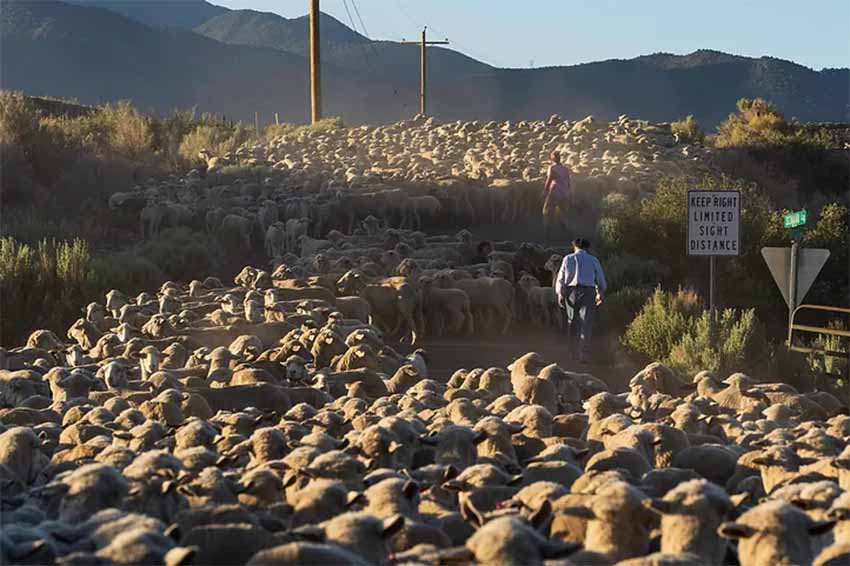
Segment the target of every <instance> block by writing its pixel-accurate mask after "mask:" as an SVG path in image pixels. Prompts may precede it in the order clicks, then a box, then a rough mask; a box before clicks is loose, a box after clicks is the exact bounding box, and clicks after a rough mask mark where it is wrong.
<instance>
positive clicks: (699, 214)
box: [688, 191, 741, 256]
mask: <svg viewBox="0 0 850 566" xmlns="http://www.w3.org/2000/svg"><path fill="white" fill-rule="evenodd" d="M740 228H741V193H740V192H739V191H688V255H705V256H736V255H739V254H740V253H741V239H740Z"/></svg>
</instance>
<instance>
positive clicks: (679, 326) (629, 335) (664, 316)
mask: <svg viewBox="0 0 850 566" xmlns="http://www.w3.org/2000/svg"><path fill="white" fill-rule="evenodd" d="M702 310H703V306H702V301H701V300H700V298H699V296H698V295H697V294H696V293H695V292H694V291H691V290H687V289H679V290H678V291H677V292H676V293H669V292H665V291H663V290H661V288H660V287H658V288H656V290H655V292H654V293H653V294H652V296H651V297H650V298H649V300H648V301H647V302H646V304H645V305H644V306H643V308H642V309H641V311H640V313H638V315H637V316H636V317H635V319H634V320H633V321H632V322H631V323H629V325H628V327H626V333H625V334H624V335H623V338H622V342H623V345H624V346H626V347H627V348H629V349H630V350H631V351H633V352H635V353H638V354H640V355H642V356H644V357H645V358H647V359H649V360H654V361H662V360H666V359H667V357H668V356H669V355H670V351H671V350H672V349H673V347H674V346H675V345H676V344H677V343H678V342H679V341H680V340H681V337H682V336H684V335H686V334H688V333H689V332H690V331H691V330H692V328H693V326H694V318H695V316H696V315H697V314H698V313H699V312H701V311H702Z"/></svg>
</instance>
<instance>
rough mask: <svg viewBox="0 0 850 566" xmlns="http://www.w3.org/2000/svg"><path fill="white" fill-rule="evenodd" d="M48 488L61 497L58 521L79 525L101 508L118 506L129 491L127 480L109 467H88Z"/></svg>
mask: <svg viewBox="0 0 850 566" xmlns="http://www.w3.org/2000/svg"><path fill="white" fill-rule="evenodd" d="M45 488H46V489H47V490H49V491H52V490H54V489H55V490H58V492H59V493H61V494H62V499H61V502H60V505H59V519H60V520H62V521H67V522H71V523H74V522H78V521H81V520H84V519H85V518H87V517H89V516H91V515H93V514H94V513H96V512H97V511H100V510H102V509H108V508H110V507H119V506H120V505H121V502H122V501H123V499H124V498H125V497H126V496H127V493H128V491H129V487H128V483H127V480H126V479H125V478H124V477H123V476H122V475H121V473H120V472H118V470H116V469H115V468H113V467H112V466H109V465H107V464H100V463H94V464H87V465H85V466H82V467H80V468H78V469H76V470H74V471H73V472H71V473H70V474H69V475H68V476H67V477H65V478H62V479H61V480H55V481H54V482H53V483H51V484H48V485H47V486H45Z"/></svg>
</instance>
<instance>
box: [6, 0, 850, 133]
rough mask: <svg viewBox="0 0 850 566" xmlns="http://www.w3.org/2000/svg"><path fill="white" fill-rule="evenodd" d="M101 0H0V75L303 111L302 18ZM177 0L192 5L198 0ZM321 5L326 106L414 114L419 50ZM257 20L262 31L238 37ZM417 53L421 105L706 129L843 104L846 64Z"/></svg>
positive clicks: (827, 111) (473, 113) (109, 94)
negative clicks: (633, 119)
mask: <svg viewBox="0 0 850 566" xmlns="http://www.w3.org/2000/svg"><path fill="white" fill-rule="evenodd" d="M132 1H133V2H136V3H138V0H132ZM81 2H82V3H83V4H87V5H83V6H81V5H79V4H80V3H81ZM115 3H116V2H115V0H74V2H73V3H67V2H60V1H58V0H43V1H42V0H39V1H35V2H33V1H25V0H5V1H4V9H3V10H2V11H0V33H2V38H0V41H2V44H3V47H5V49H4V52H5V53H16V54H17V53H20V54H21V56H19V57H5V58H4V61H3V63H4V64H3V68H2V74H0V84H1V85H2V87H3V88H9V89H15V90H23V91H25V92H28V93H31V94H36V95H49V96H62V97H73V98H78V99H79V100H80V101H81V102H83V103H89V104H94V103H100V102H106V101H112V100H117V99H122V98H127V99H132V100H134V101H135V102H136V103H137V105H139V106H140V107H142V108H143V109H152V110H153V111H155V112H159V113H162V112H167V111H168V110H169V109H171V108H176V107H186V106H197V107H198V108H199V109H200V110H203V111H210V112H216V113H219V114H225V115H228V116H229V117H233V118H235V119H242V120H244V121H251V122H252V121H253V116H254V112H255V111H257V112H261V114H262V116H263V117H265V118H264V119H265V120H268V119H269V117H270V116H272V115H273V114H274V113H275V112H278V113H279V114H280V115H281V116H282V117H284V118H285V119H287V120H293V121H305V120H306V119H307V116H308V115H309V108H308V104H309V97H308V92H309V90H308V89H309V85H308V84H307V76H308V68H309V64H308V61H307V59H306V55H307V46H308V43H307V34H306V32H307V19H306V17H300V18H291V19H287V18H282V17H280V16H277V15H274V14H268V13H263V12H256V11H234V10H227V9H223V10H224V12H219V13H218V14H217V15H215V16H213V17H212V18H210V19H209V20H207V21H206V22H204V23H203V24H201V27H202V28H203V30H204V31H205V32H206V34H211V35H218V36H219V37H221V33H222V30H224V29H228V30H229V31H228V34H231V33H232V34H234V35H233V36H232V37H230V40H231V41H230V42H228V41H223V40H222V39H227V38H224V37H221V39H219V38H216V37H209V36H208V35H206V34H205V33H198V32H197V31H193V30H192V29H189V28H187V27H184V26H170V25H166V26H163V27H159V26H151V25H147V24H144V23H141V22H139V21H138V20H137V19H133V18H131V17H129V16H126V15H121V14H119V13H118V12H117V11H115V10H110V9H109V8H108V5H109V4H115ZM88 4H97V5H96V6H92V5H88ZM143 4H144V3H143ZM190 4H194V5H196V7H197V6H201V9H202V10H206V9H207V8H206V7H205V5H206V4H208V3H206V2H203V1H201V0H192V2H191V3H190ZM146 5H147V6H148V7H150V4H149V3H147V4H146ZM125 11H126V10H125ZM184 16H185V15H184ZM184 16H181V17H184ZM322 18H323V19H322V22H323V24H324V35H323V39H324V42H323V46H322V48H323V49H322V51H323V70H322V73H323V77H324V80H325V99H326V104H325V106H326V109H325V110H326V114H327V115H332V114H339V115H342V116H343V118H344V119H345V120H346V121H348V122H349V123H359V122H364V121H368V122H389V121H393V120H396V119H399V118H403V117H407V116H410V115H412V114H414V113H415V112H416V109H417V108H418V79H419V73H418V57H419V50H418V49H417V48H416V47H415V46H404V45H400V44H397V43H393V42H385V41H371V40H369V39H368V38H366V37H364V36H362V35H360V34H358V33H357V32H355V31H354V30H351V29H350V28H348V27H347V26H345V25H344V24H342V23H341V22H339V21H338V20H335V19H333V18H332V17H331V16H327V15H323V17H322ZM195 19H197V18H195ZM263 26H265V29H267V30H269V31H268V33H267V34H266V35H258V36H256V41H254V42H253V44H246V43H243V42H244V41H245V38H246V37H249V36H250V33H251V30H253V29H257V28H258V27H263ZM196 27H197V26H196ZM211 30H218V31H216V33H212V31H211ZM428 57H429V91H430V92H429V110H430V111H431V112H432V114H433V115H435V116H436V117H437V118H439V119H447V120H451V119H482V120H491V119H493V120H506V119H510V120H520V119H538V118H545V117H547V116H548V115H551V114H553V113H559V114H562V115H564V116H565V117H569V118H580V117H583V116H584V115H587V114H596V115H597V118H602V119H610V118H613V117H616V116H617V115H619V114H622V113H626V114H630V115H633V116H637V117H640V118H644V119H650V120H654V121H670V120H674V119H678V118H681V117H682V116H684V115H686V114H694V115H695V116H696V117H697V119H698V120H700V122H701V123H702V124H703V125H704V126H706V127H709V128H710V127H711V126H713V125H716V124H717V123H719V122H720V121H721V120H723V119H724V118H725V117H726V115H728V114H729V113H730V112H732V111H734V108H735V102H736V101H737V100H738V99H739V98H742V97H747V98H753V97H756V96H761V97H763V98H768V99H770V100H772V101H773V102H774V103H776V104H777V106H778V107H779V108H780V110H782V111H783V112H784V113H785V114H786V115H787V116H789V117H797V118H799V119H800V120H802V121H818V122H820V121H823V122H836V121H847V116H848V104H847V84H848V82H850V70H847V69H825V70H822V71H815V70H813V69H809V68H807V67H804V66H802V65H798V64H797V63H794V62H791V61H785V60H782V59H777V58H774V57H761V58H751V57H744V56H740V55H733V54H727V53H723V52H719V51H713V50H697V51H695V52H693V53H690V54H686V55H675V54H670V53H654V54H649V55H642V56H639V57H636V58H632V59H611V60H607V61H597V62H592V63H583V64H578V65H572V66H558V67H544V68H536V69H499V68H495V67H491V66H489V65H486V64H484V63H481V62H479V61H475V60H474V59H471V58H469V57H467V56H465V55H463V54H461V53H458V52H455V51H452V50H449V49H442V48H437V47H432V48H429V52H428ZM340 88H341V89H342V90H339V89H340Z"/></svg>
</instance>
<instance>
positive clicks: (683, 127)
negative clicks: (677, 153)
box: [670, 115, 705, 143]
mask: <svg viewBox="0 0 850 566" xmlns="http://www.w3.org/2000/svg"><path fill="white" fill-rule="evenodd" d="M670 129H671V130H672V132H673V133H674V134H676V135H677V136H679V140H680V141H684V142H687V143H703V142H704V141H705V133H704V132H703V131H702V128H700V126H699V122H697V120H696V118H694V117H693V116H692V115H688V116H687V117H685V118H684V119H682V120H678V121H676V122H673V123H671V124H670Z"/></svg>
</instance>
